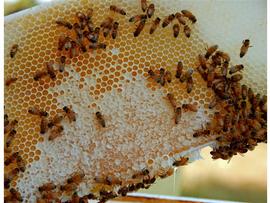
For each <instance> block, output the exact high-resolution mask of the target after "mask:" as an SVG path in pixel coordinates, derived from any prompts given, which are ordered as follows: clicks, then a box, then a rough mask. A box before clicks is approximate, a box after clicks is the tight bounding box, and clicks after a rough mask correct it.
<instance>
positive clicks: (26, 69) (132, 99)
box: [4, 0, 266, 202]
mask: <svg viewBox="0 0 270 203" xmlns="http://www.w3.org/2000/svg"><path fill="white" fill-rule="evenodd" d="M152 2H153V3H154V4H155V6H156V10H155V13H154V16H153V17H152V18H151V19H150V20H147V22H146V25H145V27H144V29H143V31H142V32H141V34H140V35H139V36H138V37H136V38H135V37H134V36H133V32H134V30H135V28H136V25H135V24H133V23H130V22H128V19H129V18H130V17H132V16H134V15H136V14H141V13H142V11H141V8H140V4H139V2H137V1H124V0H117V1H97V0H92V1H90V0H80V1H65V2H55V3H53V4H49V5H45V6H42V7H37V8H34V9H32V10H30V12H24V13H21V14H19V15H18V16H17V17H16V18H15V17H14V18H13V17H10V18H7V19H6V22H5V65H4V66H5V69H4V71H5V80H7V79H8V78H18V79H17V81H16V82H14V83H12V84H11V85H9V86H6V87H5V93H4V96H5V99H4V100H5V114H7V115H8V117H9V119H10V120H14V119H16V120H17V121H18V124H17V125H16V126H15V129H16V132H17V133H16V136H15V138H14V140H13V141H12V146H11V149H12V150H11V152H8V153H5V158H7V157H9V156H10V155H11V154H12V153H14V152H19V154H20V156H21V157H22V159H23V160H24V161H25V163H26V170H25V171H24V172H23V173H19V174H18V175H16V177H15V179H14V181H12V182H11V185H10V186H11V187H14V188H16V189H17V190H18V191H19V192H20V194H21V196H22V197H23V201H24V202H35V201H37V198H40V197H41V196H40V192H39V191H38V187H40V186H42V185H44V184H45V183H48V182H53V183H54V184H55V185H57V186H59V185H63V184H65V182H66V180H67V179H68V178H69V177H70V176H72V174H74V173H76V172H78V171H82V172H83V173H84V174H85V177H84V178H83V181H82V182H81V183H80V184H79V185H78V187H77V188H76V191H77V193H78V195H79V196H80V197H81V196H84V195H87V194H89V193H91V194H93V195H94V196H96V197H99V195H100V193H99V192H100V191H102V190H108V191H118V190H119V189H120V186H119V185H113V186H108V185H105V186H104V184H100V183H97V182H96V181H95V178H97V177H105V176H110V177H115V178H117V179H120V180H121V181H122V185H123V186H125V185H129V184H132V183H138V180H136V179H135V180H134V179H132V178H131V176H132V174H135V173H138V171H142V170H144V169H146V168H147V169H149V171H150V172H149V177H155V176H156V175H157V174H161V173H162V174H164V173H168V175H171V174H172V173H171V170H172V164H173V163H174V161H175V160H178V159H179V158H181V157H183V156H187V157H189V161H193V159H195V158H196V157H194V156H193V155H192V154H193V153H192V152H193V151H196V150H198V149H200V148H201V147H203V146H206V145H211V144H213V143H215V142H213V141H214V140H215V138H216V135H213V136H211V137H199V138H196V139H195V138H193V134H194V132H195V131H196V130H198V129H201V126H202V125H205V124H206V123H207V122H209V121H211V119H212V118H213V115H214V112H215V111H219V110H220V107H217V108H216V109H212V110H211V109H209V108H208V106H209V103H210V102H211V101H212V100H213V98H214V92H213V90H212V89H211V88H207V86H206V82H205V81H204V80H203V79H202V77H201V76H200V74H199V73H198V72H196V71H194V73H193V81H194V88H193V90H192V91H191V93H189V94H188V93H187V90H186V84H185V83H180V82H179V80H175V77H174V75H175V71H176V66H177V63H178V61H180V60H181V61H182V63H183V65H184V71H187V70H188V69H189V68H193V69H194V70H195V68H196V67H197V66H198V64H199V62H198V58H197V57H198V55H199V54H202V53H205V48H206V47H207V46H208V45H209V44H208V43H209V41H207V42H208V43H206V40H205V33H204V29H203V23H200V16H201V15H202V12H203V9H201V10H200V9H198V8H200V6H201V5H200V4H197V5H195V4H192V3H190V2H181V4H180V3H179V2H177V1H170V3H168V1H165V0H164V1H152ZM110 5H117V6H118V7H120V8H123V9H124V10H125V11H126V12H127V15H126V16H122V15H119V14H117V13H114V12H112V11H110V10H109V6H110ZM89 8H92V9H93V10H94V14H93V17H92V20H93V22H94V25H95V26H98V25H100V24H101V23H102V22H103V20H104V19H105V18H106V17H108V16H111V17H112V18H114V20H116V21H117V22H119V30H118V35H117V38H116V39H115V40H114V39H112V38H110V37H107V38H105V37H103V35H100V36H99V41H100V42H103V43H105V44H106V45H107V47H106V49H105V50H102V49H97V50H90V51H87V52H86V53H80V54H79V55H78V56H76V57H73V58H69V57H67V60H66V65H65V71H64V72H62V73H61V72H57V74H56V79H55V80H52V79H51V78H50V77H44V78H42V79H41V80H39V81H35V80H34V75H35V74H36V72H37V71H38V70H44V68H45V64H46V63H47V62H52V63H53V64H54V68H55V69H57V64H59V63H60V61H59V60H60V59H59V58H60V56H62V55H63V52H60V51H59V50H58V39H59V37H60V36H62V35H67V36H70V37H71V38H72V37H73V38H74V37H75V32H74V31H73V30H68V29H66V28H64V27H61V26H58V25H57V24H56V23H55V20H57V19H59V18H62V19H64V20H66V21H68V22H71V23H72V24H73V23H75V22H77V18H76V16H75V14H76V12H78V11H80V12H83V13H87V11H88V9H89ZM182 9H188V10H191V11H194V10H195V11H196V13H195V14H196V16H197V17H198V19H199V20H198V22H197V23H195V24H192V23H191V22H188V21H187V22H188V25H189V26H190V27H191V37H190V38H186V37H185V35H184V33H183V30H182V28H181V30H180V34H179V36H178V37H177V38H174V37H173V32H172V26H173V24H171V25H169V26H168V27H166V28H161V26H160V27H159V28H157V30H156V31H155V32H154V34H153V35H150V34H149V29H150V27H151V25H152V24H151V23H152V20H153V19H155V18H156V17H160V18H161V19H164V18H165V17H166V16H168V15H169V14H171V13H175V12H177V11H181V10H182ZM201 22H205V21H201ZM212 39H214V38H212ZM240 42H241V41H240ZM210 43H213V44H214V43H218V42H212V41H211V40H210ZM13 44H18V45H19V49H18V52H17V53H16V56H15V57H14V58H10V54H9V53H10V48H11V47H12V45H13ZM240 45H241V44H240ZM240 45H239V46H238V47H237V53H236V54H235V53H234V55H231V59H232V62H233V64H236V63H237V62H238V61H239V59H238V58H239V57H238V54H239V53H238V52H239V48H240ZM226 46H227V45H224V47H220V49H221V50H223V49H225V48H226ZM228 51H230V48H228ZM64 54H67V53H64ZM248 54H249V53H248ZM248 54H247V55H248ZM246 58H247V57H246ZM246 58H244V59H243V60H242V61H241V62H242V63H244V64H245V69H244V71H242V73H243V76H244V79H243V81H242V82H243V83H244V84H247V86H248V87H252V88H253V90H254V92H256V93H260V94H262V95H263V94H266V76H265V75H266V74H265V73H266V66H265V65H263V64H259V65H261V66H259V67H258V69H257V70H256V72H254V68H253V65H252V64H256V61H255V62H254V61H252V60H251V63H249V61H248V60H249V59H246ZM160 68H165V69H166V70H168V71H170V72H171V73H172V76H173V80H172V82H171V83H166V84H165V86H161V85H159V84H157V83H156V82H155V81H153V79H151V78H150V77H149V74H148V71H149V69H152V70H153V71H154V72H155V73H156V74H157V73H158V71H159V70H160ZM255 73H256V77H255V76H254V75H255ZM167 93H172V94H173V95H174V96H175V99H176V101H177V104H178V105H180V104H184V103H191V104H195V105H196V106H197V107H198V111H197V112H185V113H183V114H182V118H181V120H180V122H179V124H178V125H175V123H174V111H173V109H172V107H171V105H170V103H169V102H168V99H167V98H166V95H167ZM64 106H70V107H72V110H74V112H75V113H76V122H69V121H68V120H67V119H63V121H62V122H61V125H62V126H63V128H64V132H63V133H62V135H61V136H60V137H58V138H56V139H55V140H53V141H49V140H48V134H49V133H45V134H44V135H42V134H40V117H38V116H35V115H31V114H29V113H28V110H29V108H31V107H37V108H38V109H42V110H44V111H46V112H47V113H48V117H49V118H53V117H54V116H56V115H58V114H61V113H63V110H62V108H63V107H64ZM97 111H100V112H101V113H102V115H103V116H104V120H105V122H106V127H105V128H102V127H101V126H100V125H99V123H98V121H97V119H96V117H95V113H96V112H97ZM6 139H7V136H6ZM13 167H14V165H13V164H11V165H9V166H7V167H5V173H8V172H9V171H10V170H12V168H13ZM136 181H137V182H136ZM73 192H74V191H72V192H66V193H61V192H60V191H57V195H58V197H59V198H61V201H65V200H68V199H69V198H70V196H71V195H72V194H73ZM7 195H9V191H8V189H5V196H7Z"/></svg>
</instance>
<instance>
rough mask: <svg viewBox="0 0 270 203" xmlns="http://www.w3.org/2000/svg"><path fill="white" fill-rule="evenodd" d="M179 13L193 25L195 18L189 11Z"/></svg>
mask: <svg viewBox="0 0 270 203" xmlns="http://www.w3.org/2000/svg"><path fill="white" fill-rule="evenodd" d="M181 12H182V14H183V15H184V16H185V17H187V18H188V19H189V20H191V22H192V23H195V22H196V21H197V19H196V17H195V16H194V15H193V14H192V13H191V12H190V11H188V10H182V11H181Z"/></svg>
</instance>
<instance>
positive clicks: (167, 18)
mask: <svg viewBox="0 0 270 203" xmlns="http://www.w3.org/2000/svg"><path fill="white" fill-rule="evenodd" d="M174 18H175V16H174V14H171V15H169V16H167V17H166V18H165V19H164V20H163V23H162V27H163V28H164V27H167V26H168V25H169V24H170V23H171V22H172V21H173V19H174Z"/></svg>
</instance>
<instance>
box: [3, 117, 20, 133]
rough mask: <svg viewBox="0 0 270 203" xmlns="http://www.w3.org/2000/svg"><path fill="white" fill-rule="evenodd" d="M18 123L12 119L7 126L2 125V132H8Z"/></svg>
mask: <svg viewBox="0 0 270 203" xmlns="http://www.w3.org/2000/svg"><path fill="white" fill-rule="evenodd" d="M17 124H18V121H17V120H16V119H15V120H12V121H11V122H9V124H8V125H7V126H5V127H4V134H6V133H7V132H10V131H11V130H13V129H14V127H15V126H16V125H17Z"/></svg>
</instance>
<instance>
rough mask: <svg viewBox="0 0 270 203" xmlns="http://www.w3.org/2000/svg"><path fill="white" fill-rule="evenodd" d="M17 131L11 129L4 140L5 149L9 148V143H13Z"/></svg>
mask: <svg viewBox="0 0 270 203" xmlns="http://www.w3.org/2000/svg"><path fill="white" fill-rule="evenodd" d="M16 133H17V131H16V130H14V129H12V130H11V131H10V132H9V134H8V136H7V140H6V147H9V146H10V145H11V142H12V141H13V139H14V137H15V135H16Z"/></svg>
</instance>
